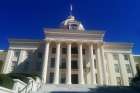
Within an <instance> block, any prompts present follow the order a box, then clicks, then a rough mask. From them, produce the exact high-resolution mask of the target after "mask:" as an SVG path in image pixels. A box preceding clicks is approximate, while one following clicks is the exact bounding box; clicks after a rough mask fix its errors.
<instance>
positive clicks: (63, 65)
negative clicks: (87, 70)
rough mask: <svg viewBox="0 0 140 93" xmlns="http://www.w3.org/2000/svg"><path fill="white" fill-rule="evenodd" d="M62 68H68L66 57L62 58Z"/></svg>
mask: <svg viewBox="0 0 140 93" xmlns="http://www.w3.org/2000/svg"><path fill="white" fill-rule="evenodd" d="M60 68H61V69H65V68H66V59H65V58H62V61H61V64H60Z"/></svg>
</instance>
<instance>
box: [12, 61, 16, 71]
mask: <svg viewBox="0 0 140 93" xmlns="http://www.w3.org/2000/svg"><path fill="white" fill-rule="evenodd" d="M16 65H17V61H12V66H11V68H12V71H14V70H15V69H16Z"/></svg>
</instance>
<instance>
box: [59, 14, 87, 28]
mask: <svg viewBox="0 0 140 93" xmlns="http://www.w3.org/2000/svg"><path fill="white" fill-rule="evenodd" d="M61 27H62V28H64V29H68V30H79V31H84V30H85V29H84V27H83V25H82V23H81V22H79V21H77V20H76V19H75V17H74V16H72V15H70V16H68V18H67V19H66V20H64V21H63V22H62V23H61Z"/></svg>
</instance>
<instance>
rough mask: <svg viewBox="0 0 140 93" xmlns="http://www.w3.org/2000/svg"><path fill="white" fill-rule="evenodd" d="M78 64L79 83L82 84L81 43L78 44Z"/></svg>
mask: <svg viewBox="0 0 140 93" xmlns="http://www.w3.org/2000/svg"><path fill="white" fill-rule="evenodd" d="M78 65H79V76H78V77H79V83H80V84H84V69H83V53H82V44H81V43H79V45H78Z"/></svg>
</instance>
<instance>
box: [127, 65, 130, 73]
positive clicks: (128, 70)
mask: <svg viewBox="0 0 140 93" xmlns="http://www.w3.org/2000/svg"><path fill="white" fill-rule="evenodd" d="M126 70H127V73H131V67H130V65H129V64H126Z"/></svg>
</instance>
